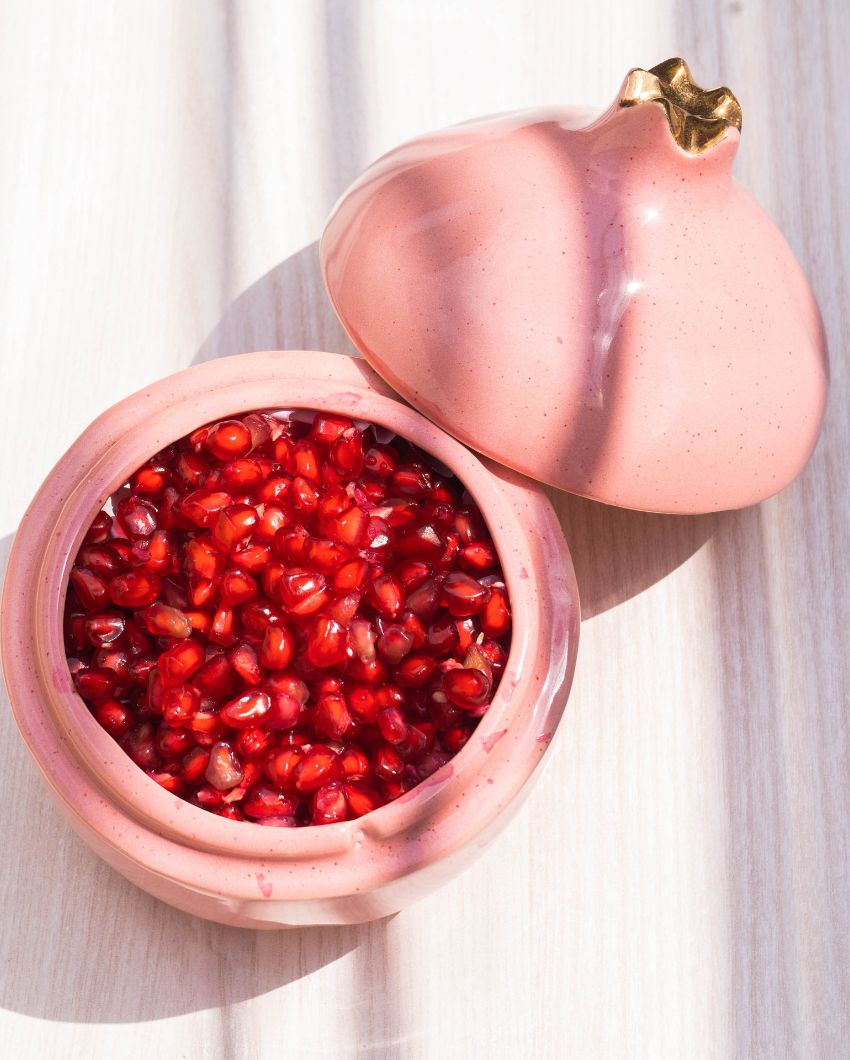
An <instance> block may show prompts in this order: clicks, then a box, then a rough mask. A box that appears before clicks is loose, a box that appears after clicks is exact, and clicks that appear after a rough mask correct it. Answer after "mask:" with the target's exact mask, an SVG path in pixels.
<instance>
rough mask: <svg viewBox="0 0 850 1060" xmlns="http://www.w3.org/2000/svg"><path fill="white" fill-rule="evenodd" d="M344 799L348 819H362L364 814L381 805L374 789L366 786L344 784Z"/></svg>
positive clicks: (380, 799) (381, 802) (380, 800)
mask: <svg viewBox="0 0 850 1060" xmlns="http://www.w3.org/2000/svg"><path fill="white" fill-rule="evenodd" d="M343 788H344V790H345V795H346V799H347V800H348V812H349V816H350V817H362V816H363V815H364V814H367V813H371V812H372V810H377V809H378V807H379V806H381V805H382V804H383V801H384V800H383V799H382V798H381V796H380V795H379V794H378V792H377V791H375V789H374V788H370V787H368V786H367V785H366V784H344V785H343Z"/></svg>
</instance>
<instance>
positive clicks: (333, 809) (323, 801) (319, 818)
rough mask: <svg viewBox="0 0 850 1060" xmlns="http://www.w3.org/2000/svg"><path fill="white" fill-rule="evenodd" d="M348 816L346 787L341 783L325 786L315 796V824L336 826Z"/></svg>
mask: <svg viewBox="0 0 850 1060" xmlns="http://www.w3.org/2000/svg"><path fill="white" fill-rule="evenodd" d="M347 816H348V802H347V801H346V798H345V788H344V786H343V785H342V784H340V783H339V782H334V783H331V784H323V785H322V787H321V788H319V790H318V791H317V792H316V794H315V795H314V796H313V824H334V823H335V822H337V821H344V820H345V819H346V817H347Z"/></svg>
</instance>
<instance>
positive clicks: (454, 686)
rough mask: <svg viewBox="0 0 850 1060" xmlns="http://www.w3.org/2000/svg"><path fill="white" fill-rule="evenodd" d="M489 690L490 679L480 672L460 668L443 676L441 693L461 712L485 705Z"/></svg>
mask: <svg viewBox="0 0 850 1060" xmlns="http://www.w3.org/2000/svg"><path fill="white" fill-rule="evenodd" d="M490 689H491V681H490V678H489V677H488V676H487V675H486V674H485V673H483V672H482V671H481V670H475V669H467V668H462V669H458V670H449V671H448V673H445V674H443V691H444V692H445V694H446V695H447V696H448V698H449V701H450V702H451V703H454V705H455V706H456V707H460V708H461V709H462V710H469V709H471V708H473V707H479V706H481V705H482V704H484V703H486V702H487V700H488V698H489V696H490Z"/></svg>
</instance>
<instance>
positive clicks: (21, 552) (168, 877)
mask: <svg viewBox="0 0 850 1060" xmlns="http://www.w3.org/2000/svg"><path fill="white" fill-rule="evenodd" d="M298 407H303V408H314V409H322V410H326V411H330V412H336V413H340V414H344V415H348V416H351V417H355V418H358V419H363V420H369V421H372V422H374V423H377V424H379V425H382V426H385V427H387V428H390V429H391V430H393V431H394V432H396V433H398V434H400V435H403V436H404V437H406V438H409V439H410V440H411V441H413V442H415V443H416V444H417V445H419V446H421V447H422V448H423V449H425V450H427V451H428V452H430V453H432V454H433V455H434V456H435V457H437V459H439V460H440V461H442V462H443V463H444V464H445V465H447V466H448V467H450V468H451V469H452V470H453V471H454V472H455V473H456V474H457V475H458V477H459V478H460V480H461V481H462V482H463V483H464V484H465V485H466V486H467V488H468V489H469V491H470V492H471V493H472V494H473V496H474V497H475V500H476V502H477V503H478V505H479V507H480V509H481V511H482V513H483V514H484V516H485V518H486V519H487V522H488V524H489V527H490V530H491V532H492V535H493V538H494V541H495V543H496V546H497V548H498V551H499V554H500V557H501V561H502V566H503V569H504V573H505V578H506V582H507V587H508V590H509V593H510V597H511V601H512V607H513V640H512V645H511V650H510V656H509V659H508V662H507V666H506V669H505V673H504V676H503V678H502V681H501V684H500V686H499V689H498V691H497V693H496V695H495V697H494V700H493V703H492V706H491V707H490V710H489V711H488V713H487V714H486V715H485V716H484V718H483V719H482V721H481V723H480V725H479V726H478V728H477V729H476V730H475V732H474V734H473V736H472V737H471V739H470V740H469V742H468V743H467V744H466V746H465V747H464V748H463V749H462V750H461V751H460V752H459V753H458V754H457V755H456V756H455V757H454V758H453V759H452V760H451V761H450V762H449V763H448V764H447V765H445V766H444V767H443V768H442V769H440V770H438V772H436V773H435V774H434V775H433V776H431V777H430V778H429V779H428V780H426V781H425V782H424V783H422V784H420V785H419V786H418V787H416V788H414V789H412V790H411V791H409V792H408V793H407V794H406V795H404V796H402V797H401V798H400V799H398V800H397V801H396V802H393V803H390V804H389V805H387V806H384V807H382V808H380V809H378V810H375V811H373V812H372V813H369V814H367V815H366V816H365V817H362V818H360V819H358V820H354V821H347V822H345V823H342V824H333V825H324V826H322V827H307V828H298V829H277V828H261V827H257V826H255V825H251V824H246V823H243V822H237V821H229V820H226V819H224V818H221V817H218V816H216V815H214V814H210V813H207V812H205V811H204V810H201V809H198V808H196V807H195V806H193V805H191V804H190V803H188V802H185V801H183V800H182V799H179V798H177V797H176V796H174V795H172V794H170V793H169V792H167V791H165V790H164V789H163V788H161V787H159V786H158V785H157V784H156V783H155V782H154V781H153V780H151V779H150V778H149V777H148V776H146V774H145V773H144V772H143V771H142V770H141V769H139V768H138V767H137V766H136V765H135V764H134V763H133V762H132V761H131V760H130V759H129V758H128V757H127V755H126V754H125V752H124V751H123V750H122V749H121V747H120V746H119V745H118V744H117V743H116V742H115V741H114V740H113V739H112V737H111V736H109V735H108V734H107V733H106V732H105V731H104V730H103V729H101V728H100V726H99V725H98V724H97V722H96V721H95V720H94V718H93V717H92V716H91V714H90V713H89V711H88V710H87V708H86V707H85V705H84V704H83V702H82V700H81V699H80V698H79V696H78V695H77V694H76V692H75V691H74V687H73V684H72V681H71V677H70V673H69V671H68V667H67V665H66V662H65V651H64V648H63V635H62V611H63V601H64V597H65V591H66V587H67V579H68V574H69V571H70V567H71V562H72V559H73V557H74V556H75V555H76V553H77V549H78V547H79V545H80V542H81V539H82V537H83V534H84V532H85V530H86V529H87V527H88V526H89V524H90V523H91V520H92V518H93V517H94V515H95V514H96V512H97V511H99V510H100V508H101V507H102V505H103V504H104V502H105V501H106V499H107V498H108V497H109V495H110V494H111V493H112V492H113V490H115V489H116V488H117V487H118V486H119V485H120V484H121V483H123V482H124V481H126V480H127V478H128V477H129V475H130V473H131V472H132V471H133V470H135V469H136V468H137V467H138V466H139V465H141V464H142V463H143V462H144V461H145V459H146V458H148V457H149V456H150V455H152V454H153V453H154V452H156V451H158V450H159V449H161V448H162V447H163V446H165V445H167V444H168V443H169V442H172V441H174V440H176V439H178V438H180V437H182V436H183V435H185V434H187V433H189V432H190V431H191V430H193V429H194V428H195V427H197V426H199V425H201V424H203V423H206V422H209V421H212V420H217V419H222V418H225V417H227V416H230V415H235V414H238V413H241V412H246V411H250V410H253V409H262V408H298ZM578 618H579V611H578V597H577V592H576V586H575V580H574V576H573V569H572V563H571V561H570V556H569V552H568V550H567V547H566V544H565V542H564V539H563V536H562V534H561V530H560V527H559V525H558V523H557V520H556V518H555V514H554V512H553V510H552V507H551V505H550V504H549V502H548V501H547V500H546V498H545V496H544V494H543V492H542V490H541V488H540V487H538V486H537V485H535V484H533V483H532V482H530V481H529V480H526V479H523V478H521V477H520V476H518V475H515V474H514V473H512V472H509V471H506V470H505V469H504V468H501V467H498V466H496V465H493V464H490V463H488V462H486V461H485V460H484V459H482V458H480V457H478V456H476V455H475V454H473V453H472V452H470V451H469V450H468V449H466V448H465V447H464V446H463V445H461V444H460V443H459V442H457V441H455V440H454V439H453V438H451V437H450V436H449V435H447V434H445V433H444V432H443V431H441V430H440V429H439V428H437V427H435V426H434V425H433V424H432V423H431V422H429V421H428V420H427V419H425V418H424V417H423V416H421V415H420V414H419V413H417V412H415V411H413V410H412V409H410V408H409V407H408V406H406V405H404V404H402V403H401V402H400V401H399V400H398V399H397V397H396V396H395V395H394V393H393V391H392V390H390V389H389V387H388V386H387V385H386V384H385V383H384V382H383V381H382V380H381V379H380V378H379V377H378V376H377V375H375V373H374V372H373V371H372V370H371V369H370V368H369V367H368V366H367V365H366V364H365V363H364V362H362V361H357V360H354V359H352V358H348V357H343V356H340V355H337V354H328V353H315V352H286V353H253V354H246V355H243V356H239V357H231V358H226V359H224V360H220V361H215V362H212V363H209V364H204V365H200V366H198V367H194V368H190V369H189V370H188V371H185V372H181V373H179V374H178V375H175V376H172V377H170V378H168V379H164V380H162V381H161V382H159V383H156V384H154V385H153V386H151V387H148V388H147V389H145V390H143V391H140V392H139V393H137V394H134V395H133V396H132V397H129V398H127V399H126V400H125V401H122V402H121V403H119V404H118V405H115V406H114V407H113V408H111V409H110V410H108V411H107V412H105V413H104V414H103V415H102V416H100V417H99V418H98V419H97V420H96V421H95V422H94V423H93V424H92V425H91V426H90V427H89V428H88V429H87V430H86V431H85V432H84V433H83V434H82V436H81V437H80V438H79V439H78V440H77V441H76V442H75V443H74V445H73V446H72V447H71V448H70V450H69V451H68V452H67V453H66V454H65V456H64V457H63V458H62V459H61V460H60V462H59V463H58V464H57V466H56V467H55V468H54V470H53V471H52V472H51V474H50V475H49V476H48V478H47V480H46V481H45V483H44V484H43V486H42V487H41V489H40V490H39V492H38V494H37V496H36V497H35V499H34V501H33V503H32V504H31V506H30V508H29V510H28V511H27V513H26V515H25V517H24V519H23V522H22V523H21V527H20V529H19V531H18V534H17V537H16V539H15V544H14V547H13V549H12V555H11V558H10V562H9V569H8V574H7V578H6V585H5V591H4V597H3V632H2V649H3V666H4V672H5V677H6V683H7V685H8V689H9V694H10V698H11V701H12V706H13V710H14V713H15V718H16V720H17V723H18V725H19V727H20V730H21V732H22V734H23V736H24V739H25V740H26V743H27V745H28V746H29V749H30V751H31V753H32V755H33V757H34V758H35V760H36V762H37V764H38V765H39V767H40V769H41V771H42V773H43V774H44V776H45V778H46V779H47V781H48V783H49V784H50V787H51V790H52V792H53V795H54V797H55V799H56V801H57V803H58V804H59V806H60V808H61V809H62V810H63V811H64V813H65V815H66V816H67V818H68V819H69V821H70V822H71V824H72V825H73V827H74V828H75V829H76V831H77V832H78V833H79V834H80V835H81V836H82V837H83V839H85V841H86V842H87V843H88V844H89V845H90V846H91V847H92V848H93V849H94V850H95V851H97V853H98V854H100V856H101V857H102V858H103V859H104V860H105V861H107V862H108V863H109V864H110V865H112V866H113V868H115V869H117V870H118V871H119V872H121V873H123V875H124V876H126V877H127V878H128V879H129V880H131V881H132V882H133V883H135V884H137V885H138V886H139V887H142V888H143V889H144V890H146V891H148V892H149V893H150V894H153V895H155V896H157V897H158V898H161V899H163V900H164V901H166V902H169V903H170V904H171V905H174V906H176V907H177V908H178V909H182V910H184V911H186V912H190V913H194V914H196V915H198V916H202V917H206V918H208V919H211V920H217V921H219V922H221V923H226V924H234V925H240V926H244V927H257V928H273V927H281V926H289V925H299V924H333V923H336V924H339V923H357V922H361V921H366V920H370V919H373V918H376V917H380V916H384V915H386V914H389V913H393V912H395V911H397V910H399V909H401V908H402V907H403V906H405V905H407V904H409V903H410V902H412V901H414V900H416V899H417V898H420V897H422V896H423V895H424V894H426V893H428V892H429V891H430V890H432V889H433V888H435V887H436V886H438V885H439V884H440V883H442V882H443V881H445V880H447V879H448V878H450V877H451V876H453V875H454V874H455V873H457V872H458V871H459V870H460V869H462V868H463V867H464V866H466V865H467V864H468V863H469V862H470V861H471V860H472V859H473V858H474V857H475V856H476V855H477V854H478V853H479V852H480V851H481V850H482V849H483V848H484V847H485V846H486V845H487V843H488V842H489V841H490V840H491V839H492V838H493V837H494V836H495V835H496V833H497V832H498V831H499V830H500V829H501V828H502V827H503V825H504V824H505V823H506V822H507V820H508V819H509V817H510V815H511V813H512V812H513V811H514V810H515V809H516V808H517V806H518V805H519V802H520V796H521V795H522V794H523V792H524V790H526V781H527V780H528V779H529V778H530V777H531V775H532V773H533V772H534V770H535V768H536V766H537V765H538V763H539V762H540V759H541V757H542V756H543V754H544V752H545V751H546V748H547V746H548V744H549V741H550V739H551V737H552V734H553V732H554V729H555V727H556V725H557V723H558V720H559V718H560V716H561V713H562V711H563V708H564V704H565V702H566V698H567V694H568V691H569V686H570V682H571V679H572V674H573V669H574V666H575V658H576V648H577V642H578Z"/></svg>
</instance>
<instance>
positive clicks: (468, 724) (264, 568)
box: [64, 410, 510, 827]
mask: <svg viewBox="0 0 850 1060" xmlns="http://www.w3.org/2000/svg"><path fill="white" fill-rule="evenodd" d="M111 506H112V511H107V510H104V511H102V512H100V513H99V514H98V515H97V516H96V518H95V519H94V521H93V523H92V525H91V527H90V528H89V530H88V532H87V534H86V536H85V538H84V540H83V543H82V545H81V547H80V549H79V552H78V554H77V557H76V560H75V563H74V566H73V568H72V571H71V576H70V581H69V589H68V595H67V599H66V607H65V627H64V628H65V646H66V653H67V659H68V666H69V669H70V671H71V675H72V679H73V681H74V685H75V687H76V689H77V691H78V692H79V694H80V695H81V696H82V698H83V699H84V701H85V702H86V703H87V705H88V707H89V709H90V711H91V712H92V714H93V715H94V717H95V719H96V720H97V721H98V722H99V723H100V724H101V726H102V727H103V728H104V729H105V730H106V731H107V732H109V733H110V735H112V736H113V737H114V738H115V739H116V740H117V741H118V742H119V743H120V744H121V746H122V747H123V749H124V750H125V751H126V753H127V754H128V755H129V756H130V758H131V759H132V760H133V761H134V762H135V763H136V764H137V765H138V766H139V767H140V768H141V769H143V770H144V771H145V772H146V773H147V774H148V775H149V776H150V777H151V779H153V780H154V781H156V782H157V783H159V784H160V785H161V786H162V787H164V788H165V789H166V790H168V791H171V792H172V793H173V794H175V795H178V796H180V797H181V798H183V799H186V800H187V801H190V802H192V803H193V804H194V805H196V806H200V807H202V808H204V809H206V810H209V811H211V812H213V813H216V814H218V815H220V816H224V817H228V818H230V819H233V820H238V821H253V822H255V823H258V824H265V825H273V826H277V827H296V826H299V825H310V824H313V825H318V824H331V823H336V822H340V821H344V820H347V819H351V818H355V817H360V816H362V815H364V814H366V813H368V812H370V811H371V810H373V809H377V808H378V807H380V806H382V805H385V804H386V803H388V802H392V801H394V800H395V799H398V798H399V797H401V796H402V795H404V794H405V793H406V792H408V791H411V790H413V789H414V788H415V787H416V786H417V785H419V784H422V783H423V782H426V781H427V780H428V778H430V777H433V775H434V774H435V773H436V772H437V771H438V770H439V769H440V768H441V767H443V766H445V765H446V763H447V762H449V761H450V759H451V758H452V757H453V755H454V754H456V753H457V752H458V751H459V750H460V749H461V748H462V747H463V746H464V744H465V743H466V742H467V741H468V739H469V737H470V735H471V734H472V732H473V731H474V729H475V727H476V726H477V724H478V721H479V719H480V718H481V717H482V716H483V715H484V714H485V713H486V711H487V709H488V707H489V704H490V702H491V700H492V698H493V695H494V694H495V692H496V689H497V688H498V684H499V680H500V678H501V674H502V671H503V669H504V666H505V663H506V660H507V655H508V650H509V647H510V602H509V599H508V594H507V589H506V587H505V582H504V577H503V573H502V570H501V567H500V565H499V557H498V554H497V552H496V549H495V546H494V544H493V541H492V539H491V537H490V534H489V531H488V529H487V527H486V524H485V522H484V520H483V518H482V516H481V514H480V512H479V511H478V509H477V507H476V505H475V504H474V502H473V500H472V498H471V497H470V496H469V495H468V494H467V493H466V492H465V490H464V486H463V484H462V483H461V482H459V481H458V480H457V478H456V477H454V476H453V475H452V474H451V472H449V471H448V469H446V468H444V467H443V466H442V465H440V464H438V463H437V462H436V461H435V460H434V459H433V458H431V457H430V456H429V454H427V453H426V452H424V451H423V450H421V449H419V448H418V447H416V446H415V445H413V444H412V443H410V442H408V441H406V440H404V439H402V438H400V437H397V436H393V437H390V436H389V434H388V432H386V431H385V430H384V429H383V428H375V427H374V426H373V425H371V424H368V423H365V422H361V421H354V420H351V419H348V418H346V417H342V416H337V415H332V414H329V413H324V412H305V411H303V410H298V411H295V412H292V413H289V414H274V413H269V412H254V413H248V414H245V415H241V416H239V417H238V418H236V417H234V418H232V419H227V420H222V421H219V422H217V423H214V424H210V425H207V426H203V427H200V428H198V429H197V430H195V431H193V432H192V433H191V434H190V435H188V436H186V437H184V438H182V439H181V440H179V441H178V442H176V443H174V444H172V445H169V446H168V447H167V448H165V449H164V450H162V451H161V452H159V453H157V454H155V455H154V456H153V457H151V458H150V459H149V460H148V461H147V462H146V463H145V464H144V465H143V466H142V467H140V468H138V469H137V470H136V471H135V473H134V474H133V475H132V476H131V477H130V480H129V482H128V483H126V484H125V485H124V486H122V487H121V488H120V489H119V490H118V491H116V493H115V494H113V497H112V504H111ZM499 735H501V733H500V734H499ZM494 742H495V741H494ZM487 749H488V750H490V749H491V748H490V747H488V748H487Z"/></svg>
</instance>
